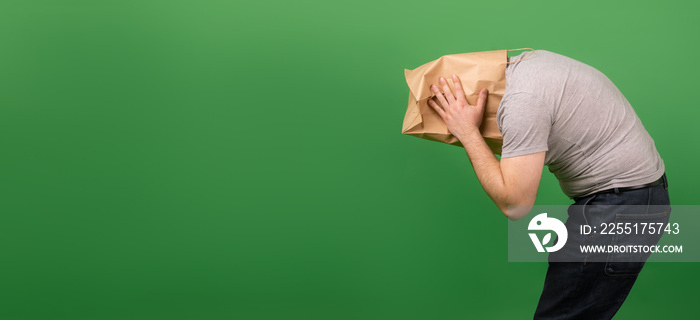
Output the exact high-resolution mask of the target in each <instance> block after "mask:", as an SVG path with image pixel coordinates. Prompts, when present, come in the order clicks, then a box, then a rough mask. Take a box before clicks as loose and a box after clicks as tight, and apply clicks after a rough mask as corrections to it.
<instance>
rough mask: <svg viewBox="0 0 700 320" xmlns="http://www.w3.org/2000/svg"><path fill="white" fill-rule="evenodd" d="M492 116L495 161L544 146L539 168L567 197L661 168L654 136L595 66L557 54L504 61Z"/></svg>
mask: <svg viewBox="0 0 700 320" xmlns="http://www.w3.org/2000/svg"><path fill="white" fill-rule="evenodd" d="M531 52H532V51H526V52H523V53H522V54H520V55H518V56H514V57H510V58H508V61H517V60H519V59H521V58H525V57H527V55H529V54H530V53H531ZM496 119H497V122H498V128H499V129H500V130H501V133H502V134H503V151H502V153H501V158H509V157H515V156H520V155H525V154H529V153H535V152H540V151H547V152H546V156H545V165H547V166H548V167H549V171H550V172H552V173H554V175H555V176H556V178H557V179H558V180H559V185H560V186H561V189H562V191H563V192H564V194H566V195H567V196H569V198H573V197H582V196H586V195H589V194H592V193H595V192H597V191H601V190H605V189H610V188H615V187H630V186H637V185H642V184H646V183H650V182H653V181H655V180H657V179H659V178H660V177H661V175H663V173H664V162H663V160H662V159H661V156H659V153H658V152H657V151H656V146H655V145H654V140H652V138H651V136H649V133H647V131H646V129H645V128H644V126H643V125H642V122H641V121H640V120H639V118H638V117H637V114H636V113H635V112H634V109H632V106H631V105H630V103H629V102H628V101H627V99H626V98H625V97H624V95H622V93H621V92H620V90H619V89H618V88H617V87H616V86H615V85H614V84H613V83H612V81H610V79H608V77H607V76H605V75H604V74H603V73H602V72H600V71H598V70H597V69H595V68H593V67H591V66H589V65H586V64H584V63H582V62H579V61H577V60H574V59H571V58H569V57H566V56H563V55H560V54H558V53H554V52H550V51H547V50H535V52H534V53H532V55H531V56H530V57H528V58H527V59H525V60H522V61H519V62H516V63H511V64H508V65H507V67H506V90H505V93H504V95H503V99H502V100H501V104H500V106H499V107H498V113H497V118H496Z"/></svg>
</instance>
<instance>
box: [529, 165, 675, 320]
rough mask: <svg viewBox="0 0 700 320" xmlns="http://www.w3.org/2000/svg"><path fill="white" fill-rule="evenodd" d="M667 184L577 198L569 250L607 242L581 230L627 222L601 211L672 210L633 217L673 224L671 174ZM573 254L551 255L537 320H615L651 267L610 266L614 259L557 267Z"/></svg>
mask: <svg viewBox="0 0 700 320" xmlns="http://www.w3.org/2000/svg"><path fill="white" fill-rule="evenodd" d="M663 178H664V183H663V184H661V185H657V186H654V187H648V188H642V189H635V190H629V191H622V192H621V193H619V194H615V193H599V194H592V195H589V196H586V197H583V198H574V201H575V203H574V204H572V205H571V206H570V207H569V210H568V214H569V218H568V219H567V221H566V223H565V225H566V227H567V230H570V231H569V239H568V240H567V243H566V245H565V248H566V247H567V246H570V247H571V248H573V246H576V247H578V245H579V244H598V242H596V241H601V240H600V239H602V237H601V236H582V235H577V233H578V232H577V230H579V226H580V225H582V224H588V225H600V223H610V222H619V220H616V218H617V219H619V218H620V216H625V215H620V214H617V215H615V214H609V212H607V213H608V214H605V213H606V210H598V209H600V208H611V206H614V207H613V208H617V207H618V206H619V207H622V206H621V205H634V206H636V207H642V206H647V208H658V207H661V206H667V207H668V208H669V209H668V210H666V212H664V214H662V213H660V212H659V211H655V209H652V210H647V212H648V214H644V215H640V214H634V215H629V216H633V217H634V219H635V220H636V221H639V222H650V223H668V219H669V216H670V200H669V197H668V180H667V179H666V174H665V173H664V176H663ZM596 208H598V209H596ZM642 208H645V207H642ZM643 212H644V211H643ZM659 237H660V236H659ZM613 239H614V238H613ZM613 241H615V240H613ZM656 241H658V239H656ZM607 244H610V242H608V243H607ZM653 244H656V242H654V243H653ZM579 251H580V250H579ZM571 252H572V251H569V253H571ZM569 253H567V251H566V250H564V249H562V250H560V251H557V252H552V253H550V255H549V268H548V269H547V275H546V277H545V281H544V288H543V290H542V295H541V296H540V301H539V304H538V305H537V309H536V310H535V316H534V318H535V319H611V318H612V317H613V316H614V315H615V313H616V312H617V311H618V310H619V309H620V306H621V305H622V303H623V302H624V301H625V299H626V298H627V295H628V294H629V292H630V289H632V286H633V285H634V282H635V281H636V280H637V276H638V275H639V273H640V271H641V270H642V268H643V267H644V263H645V261H641V262H619V261H610V260H611V259H610V256H608V257H607V260H608V261H606V258H605V257H604V258H603V260H600V259H597V260H595V259H590V257H585V258H583V259H581V260H579V261H582V262H556V260H558V259H557V257H559V258H561V257H562V255H565V254H569ZM605 255H610V254H609V253H606V254H605ZM647 256H648V255H647ZM598 258H600V257H598ZM562 260H566V259H562ZM613 260H614V259H613ZM644 260H646V258H644ZM568 261H571V260H568ZM591 261H601V262H591Z"/></svg>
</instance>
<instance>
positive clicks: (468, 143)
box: [458, 127, 509, 216]
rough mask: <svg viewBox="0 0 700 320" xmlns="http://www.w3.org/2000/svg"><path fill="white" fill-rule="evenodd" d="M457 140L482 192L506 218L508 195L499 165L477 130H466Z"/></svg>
mask: <svg viewBox="0 0 700 320" xmlns="http://www.w3.org/2000/svg"><path fill="white" fill-rule="evenodd" d="M458 138H459V140H460V141H461V142H462V145H464V149H465V150H466V151H467V156H468V157H469V162H471V165H472V167H473V168H474V172H475V173H476V177H477V178H478V179H479V182H480V183H481V186H482V187H483V188H484V191H486V194H488V196H489V197H490V198H491V200H493V202H494V203H495V204H496V206H497V207H498V208H499V209H500V210H501V211H502V212H503V213H504V214H506V216H507V215H508V214H507V209H508V204H509V201H508V195H509V194H508V188H507V185H506V180H505V179H504V176H503V173H502V171H501V163H500V162H499V161H498V159H497V158H496V156H494V154H493V152H492V151H491V149H490V148H489V146H488V145H487V144H486V141H484V138H483V137H482V136H481V133H480V132H479V129H478V128H476V127H474V128H472V129H471V130H467V131H466V132H465V134H463V135H462V136H461V137H458Z"/></svg>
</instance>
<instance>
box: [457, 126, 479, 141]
mask: <svg viewBox="0 0 700 320" xmlns="http://www.w3.org/2000/svg"><path fill="white" fill-rule="evenodd" d="M477 137H478V138H481V139H483V138H482V137H481V131H480V130H479V128H478V127H475V126H468V127H465V128H464V130H463V131H462V132H461V133H460V135H459V136H457V139H459V141H460V142H462V144H464V143H465V142H467V141H470V140H473V139H475V138H477Z"/></svg>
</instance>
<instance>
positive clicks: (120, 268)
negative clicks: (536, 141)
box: [0, 0, 700, 319]
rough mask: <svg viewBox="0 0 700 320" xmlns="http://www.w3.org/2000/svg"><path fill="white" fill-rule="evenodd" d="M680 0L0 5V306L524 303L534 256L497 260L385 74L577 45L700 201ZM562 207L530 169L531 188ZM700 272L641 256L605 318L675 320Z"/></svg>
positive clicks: (478, 205)
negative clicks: (467, 56) (628, 288)
mask: <svg viewBox="0 0 700 320" xmlns="http://www.w3.org/2000/svg"><path fill="white" fill-rule="evenodd" d="M698 9H699V6H698V3H697V2H696V1H662V2H659V1H650V2H645V1H616V2H612V1H576V2H566V3H563V2H562V1H525V2H523V1H497V2H493V1H479V2H477V1H401V2H398V1H393V2H392V1H376V0H375V1H346V2H339V1H255V2H253V1H203V0H198V1H41V2H40V1H26V0H25V1H10V0H3V1H2V2H0V90H1V91H0V104H1V107H2V114H1V115H0V147H1V148H2V149H1V150H2V153H1V154H0V168H2V175H1V178H2V183H0V188H2V190H0V191H1V192H0V197H1V198H0V203H1V205H0V208H1V209H2V214H1V215H0V219H1V220H0V318H2V319H470V318H473V319H528V318H532V314H533V312H534V309H535V307H536V304H537V301H538V299H539V294H540V292H541V289H542V284H543V280H544V275H545V271H546V264H544V263H508V262H507V252H506V248H507V246H506V240H507V239H506V235H507V224H506V221H507V220H506V218H504V217H503V215H502V214H501V213H500V212H499V211H498V209H497V208H496V206H495V205H494V204H493V203H492V202H491V201H490V199H489V198H488V196H487V195H486V194H485V192H484V191H483V189H482V188H481V186H480V185H479V184H478V181H477V179H476V177H475V175H474V172H473V169H472V168H471V166H470V164H469V161H468V159H467V157H466V153H465V151H464V149H460V148H458V147H454V146H449V145H446V144H441V143H436V142H431V141H427V140H421V139H417V138H414V137H410V136H406V135H402V134H401V133H400V132H401V131H400V130H401V125H402V121H403V116H404V113H405V110H406V106H407V99H408V87H407V85H406V82H405V79H404V73H403V69H413V68H416V67H418V66H420V65H421V64H423V63H426V62H428V61H431V60H434V59H437V58H438V57H440V56H442V55H446V54H453V53H462V52H473V51H486V50H500V49H513V48H522V47H532V48H535V49H546V50H550V51H553V52H556V53H560V54H563V55H566V56H569V57H571V58H574V59H576V60H579V61H581V62H584V63H587V64H589V65H592V66H594V67H595V68H597V69H598V70H600V71H602V72H603V73H605V74H606V75H607V76H608V77H609V78H610V79H611V80H612V81H613V82H614V83H615V84H617V86H618V88H619V89H620V90H621V91H622V92H623V93H624V94H625V96H626V97H627V99H628V100H629V101H630V102H631V103H632V105H633V106H634V108H635V110H636V111H637V114H638V115H639V117H640V118H641V119H642V121H643V123H644V125H645V127H646V128H647V130H648V131H649V132H650V134H651V136H652V137H653V138H654V140H655V142H656V146H657V148H658V150H659V152H660V154H661V156H662V157H663V159H664V162H665V164H666V167H667V171H666V172H667V174H668V177H669V183H670V193H671V199H672V201H673V203H674V204H697V203H696V202H694V201H696V198H694V197H693V196H692V194H693V193H694V192H695V189H696V184H695V182H696V181H697V180H698V178H699V177H698V171H697V164H696V162H697V159H698V156H700V154H699V151H698V148H697V146H698V143H697V138H698V131H697V119H698V117H699V116H700V111H698V109H699V108H698V105H697V96H696V95H697V92H698V88H697V85H698V81H697V75H698V73H699V71H700V70H699V69H700V68H699V67H698V63H697V62H696V60H697V59H696V56H695V54H694V52H697V50H698V49H699V48H698V42H697V41H696V39H697V34H698V32H700V28H699V27H700V24H699V23H698V22H697V19H696V18H697V14H698V12H699V11H698ZM519 53H521V51H517V52H516V51H514V52H511V54H510V55H511V56H512V55H517V54H519ZM570 203H571V201H570V200H569V199H568V198H567V197H566V196H564V195H563V194H562V193H561V191H560V189H559V187H558V184H557V181H556V180H555V179H554V177H553V176H552V175H551V174H550V173H549V172H548V170H546V168H545V170H544V174H543V180H542V183H541V187H540V191H539V195H538V198H537V204H547V205H557V204H558V205H566V204H570ZM698 287H700V278H698V277H697V264H692V263H650V264H649V265H647V267H645V269H644V271H643V272H642V275H641V276H640V278H639V280H638V282H637V284H636V285H635V288H634V289H633V290H632V292H631V294H630V296H629V298H628V299H627V302H626V303H625V305H623V307H622V309H621V310H620V312H619V313H618V315H619V317H618V319H639V318H649V319H651V318H665V319H671V318H679V319H683V318H686V319H689V318H693V317H694V315H696V314H697V311H696V304H697V303H696V301H697V298H698V294H697V292H698V291H697V288H698Z"/></svg>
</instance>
